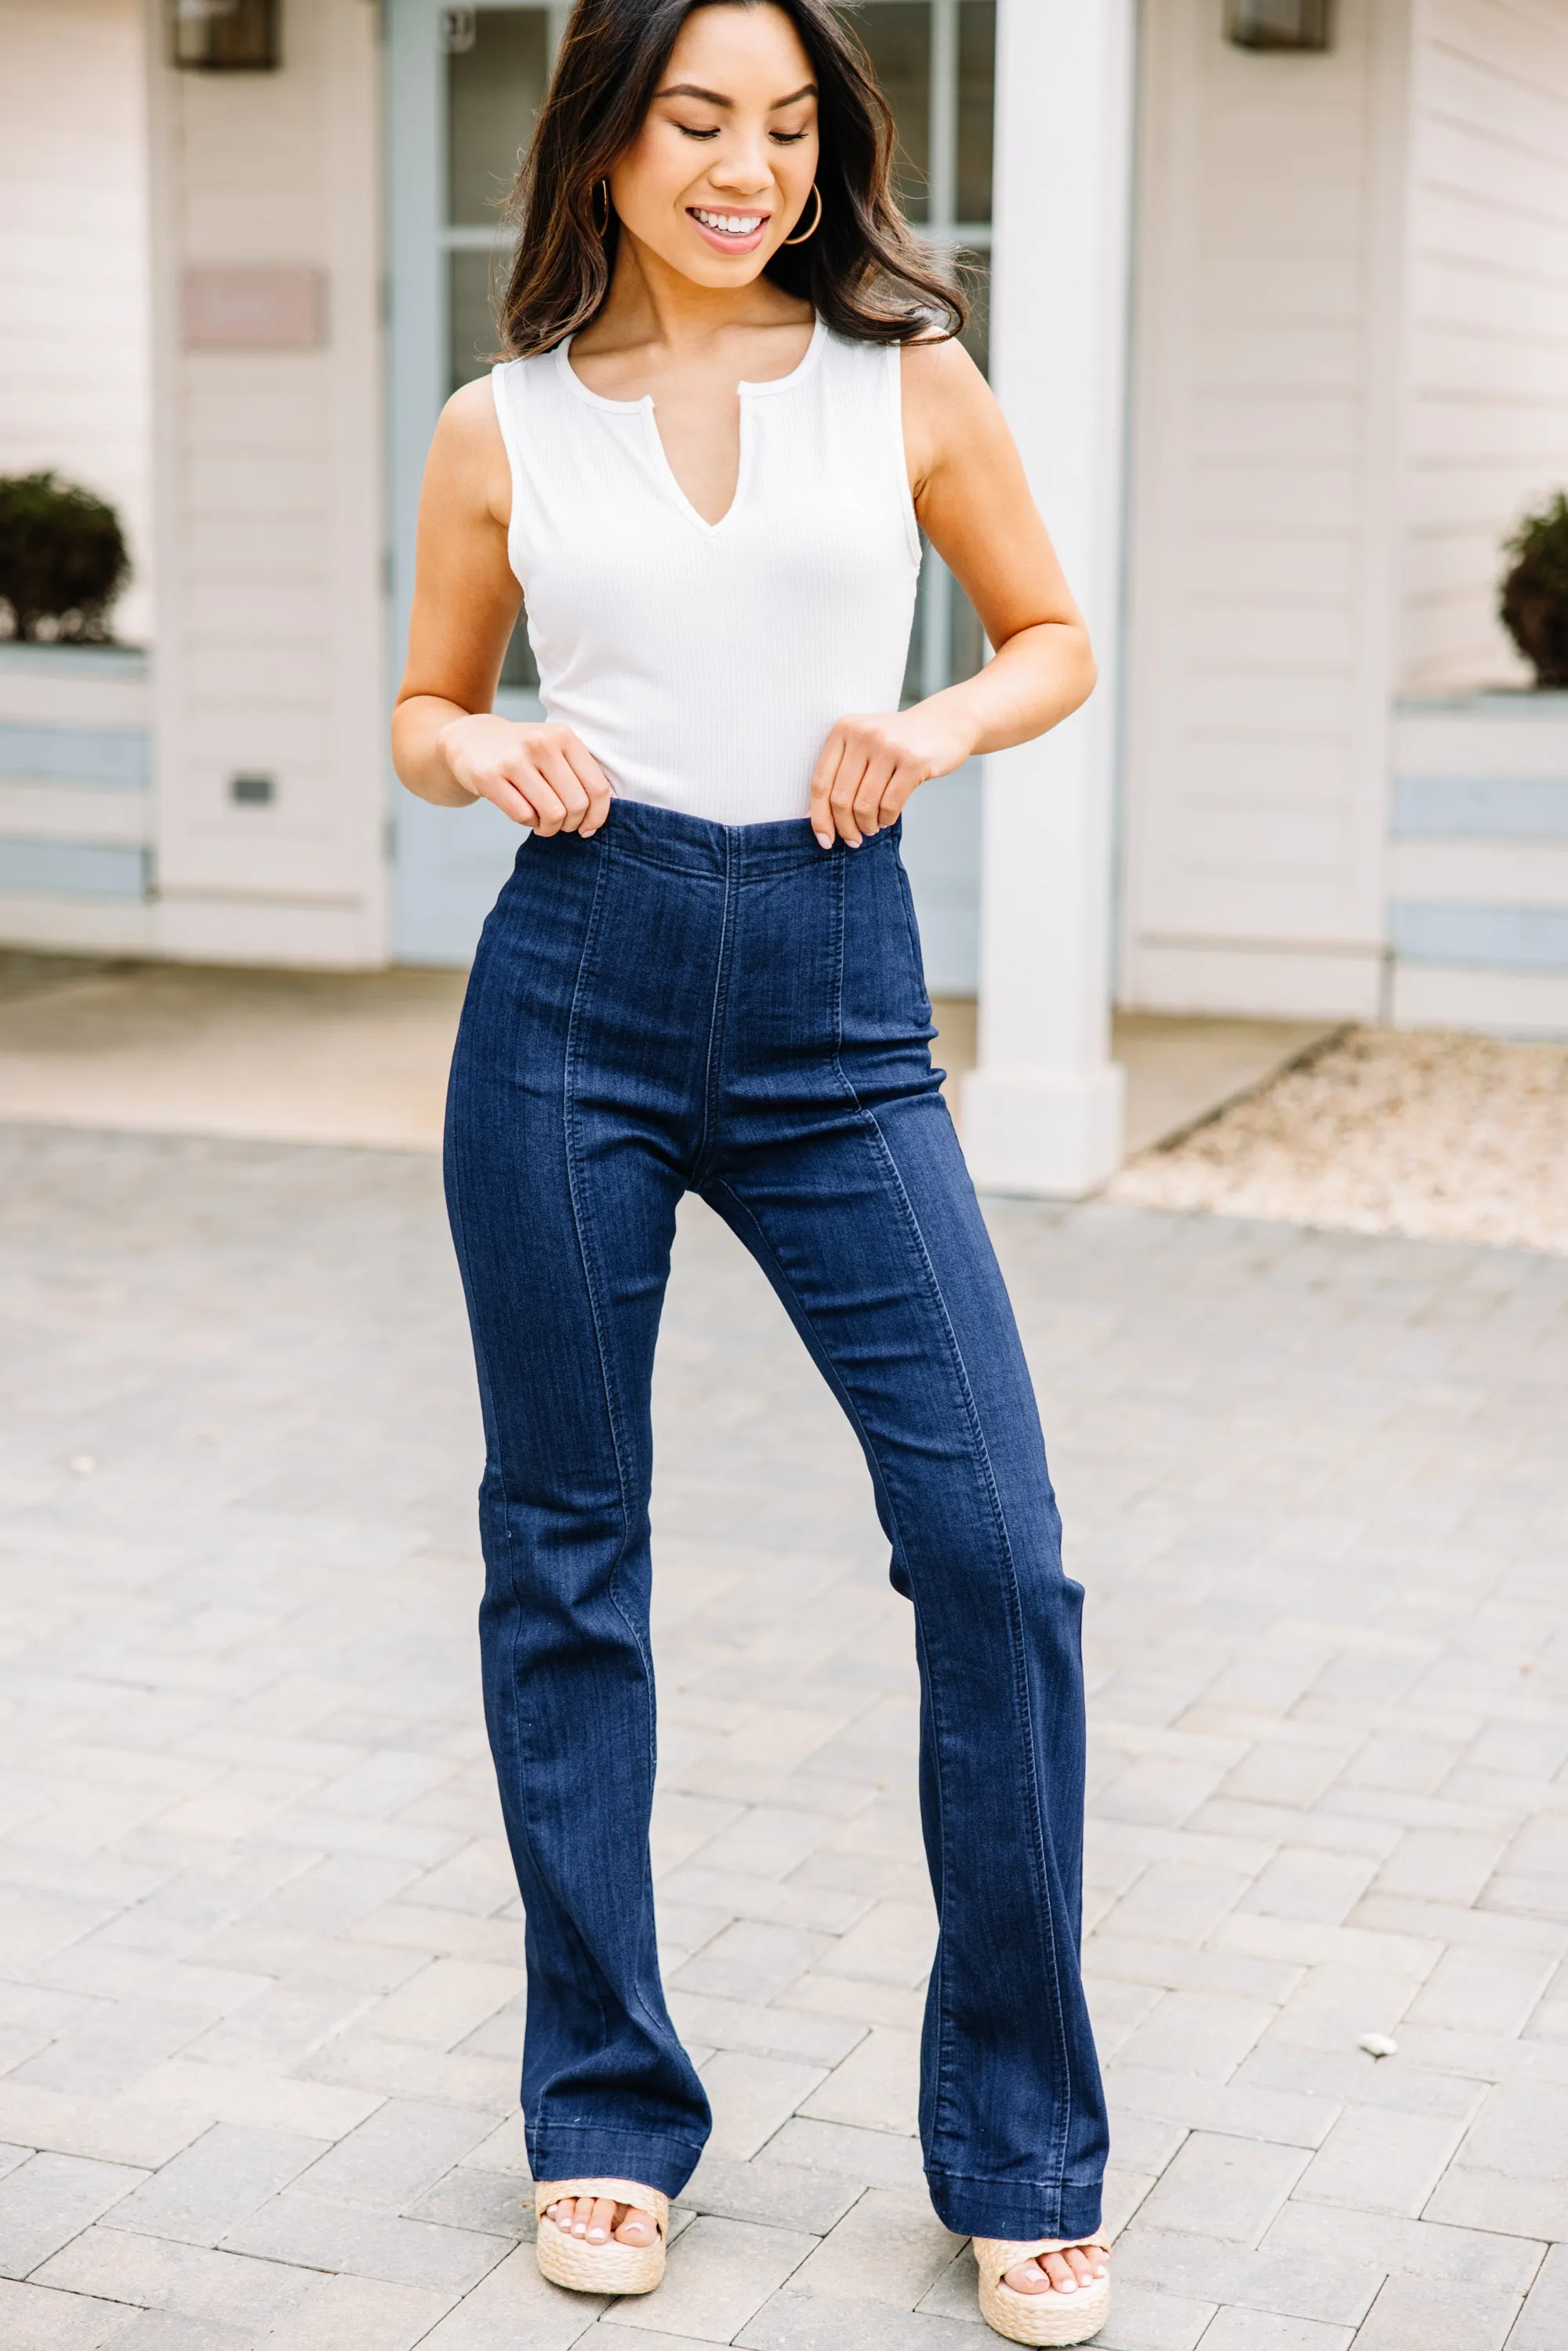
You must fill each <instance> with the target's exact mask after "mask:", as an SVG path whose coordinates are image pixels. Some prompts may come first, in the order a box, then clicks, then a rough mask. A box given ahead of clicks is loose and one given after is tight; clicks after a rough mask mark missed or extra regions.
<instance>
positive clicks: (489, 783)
mask: <svg viewBox="0 0 1568 2351" xmlns="http://www.w3.org/2000/svg"><path fill="white" fill-rule="evenodd" d="M477 797H478V798H479V799H482V800H488V801H489V803H490V805H491V807H492V808H498V809H499V810H500V811H501V814H502V815H503V816H506V817H510V819H511V820H512V822H513V823H514V824H526V825H531V826H533V827H534V828H535V829H536V830H537V828H538V811H537V810H536V809H535V807H534V804H533V802H532V800H531V799H529V798H528V794H527V793H526V792H525V791H523V790H522V789H520V788H519V787H518V786H517V784H514V783H513V782H511V781H510V779H509V778H507V777H506V776H492V777H490V778H488V779H487V780H486V785H485V788H484V789H483V791H481V792H479V793H478V794H477Z"/></svg>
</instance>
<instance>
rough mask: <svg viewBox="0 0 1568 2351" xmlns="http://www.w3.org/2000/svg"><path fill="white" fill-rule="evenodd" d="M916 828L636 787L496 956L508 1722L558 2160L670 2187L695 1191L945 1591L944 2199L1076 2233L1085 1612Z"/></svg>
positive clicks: (496, 1613) (1087, 2060)
mask: <svg viewBox="0 0 1568 2351" xmlns="http://www.w3.org/2000/svg"><path fill="white" fill-rule="evenodd" d="M897 835H898V828H897V827H896V826H895V827H894V828H893V830H892V831H886V832H883V833H881V834H879V835H877V836H876V837H874V838H873V839H872V840H870V841H867V842H866V844H865V845H864V847H863V848H862V849H860V850H858V851H850V850H846V849H844V848H843V847H842V846H837V847H835V848H833V849H832V850H831V851H826V852H825V851H823V850H822V849H821V848H820V847H819V846H818V844H817V842H816V841H815V840H814V838H813V837H812V834H811V831H810V827H809V826H808V825H807V824H805V823H804V822H801V823H789V824H758V825H740V826H727V825H718V824H711V823H709V822H707V821H706V820H704V819H702V818H698V817H689V816H683V815H677V814H673V813H671V812H670V811H668V810H663V809H656V808H650V807H647V806H644V805H641V804H639V803H637V802H634V801H627V800H617V801H615V802H614V803H613V804H612V810H611V815H610V820H609V822H608V824H607V825H606V826H605V828H604V829H603V831H601V832H600V833H599V834H598V835H597V836H596V838H594V839H593V840H591V841H580V840H579V839H578V838H577V837H576V836H575V835H574V834H570V833H563V834H561V835H559V836H558V837H557V838H556V839H554V840H549V841H546V840H541V839H540V838H538V836H534V837H533V838H530V839H528V841H525V842H524V844H523V846H522V849H521V851H520V852H519V853H518V857H517V866H516V870H515V871H514V872H513V874H512V876H511V879H510V880H509V881H508V883H507V885H506V887H505V889H504V890H503V891H502V893H501V895H500V898H499V900H498V902H497V905H496V908H495V911H494V913H493V914H491V916H490V918H489V921H488V923H487V924H486V927H485V933H484V937H483V939H482V940H481V943H480V946H479V952H478V956H477V959H476V963H475V967H474V974H473V978H472V980H471V982H470V985H469V989H468V997H467V1002H466V1004H465V1008H464V1013H463V1023H462V1029H461V1032H460V1034H459V1037H458V1042H457V1051H456V1058H455V1062H454V1066H453V1073H452V1090H451V1099H450V1105H449V1111H448V1123H447V1144H446V1180H447V1196H448V1201H449V1205H450V1208H451V1216H452V1227H453V1231H454V1234H455V1238H456V1244H457V1252H458V1258H459V1260H460V1263H461V1266H462V1271H463V1280H464V1285H465V1290H466V1292H467V1299H468V1310H469V1314H470V1317H471V1320H472V1322H473V1329H474V1343H475V1349H476V1355H477V1358H478V1369H479V1384H480V1391H481V1395H482V1398H483V1403H484V1413H485V1430H486V1454H487V1458H486V1468H485V1478H484V1483H483V1486H482V1488H481V1489H480V1520H481V1529H482V1534H483V1540H484V1550H485V1562H486V1590H485V1598H484V1603H483V1607H482V1610H481V1614H480V1634H481V1646H482V1654H483V1666H484V1683H485V1705H486V1719H487V1721H488V1725H489V1732H490V1742H491V1746H492V1749H493V1750H494V1753H495V1759H496V1770H497V1776H498V1779H499V1782H500V1791H501V1802H502V1806H503V1809H504V1811H505V1814H506V1822H507V1834H508V1836H509V1838H510V1841H511V1849H512V1856H513V1859H514V1861H515V1863H516V1865H517V1880H518V1884H519V1886H520V1887H521V1890H522V1896H523V1902H524V1906H525V1908H526V1911H527V1917H528V2027H527V2035H526V2045H525V2052H524V2058H523V2083H522V2095H523V2110H524V2114H525V2116H526V2118H527V2130H528V2159H529V2161H530V2163H531V2165H532V2167H533V2172H534V2177H535V2178H536V2179H545V2180H549V2179H572V2178H579V2177H583V2176H594V2175H607V2176H611V2177H613V2178H617V2179H633V2180H641V2181H644V2182H646V2183H647V2184H648V2185H650V2186H652V2187H654V2188H661V2189H664V2191H665V2193H666V2194H667V2195H671V2196H674V2195H675V2194H676V2193H677V2192H678V2191H679V2189H682V2188H683V2187H684V2186H685V2183H686V2181H687V2179H689V2178H690V2176H691V2173H692V2171H693V2169H694V2168H695V2164H696V2161H697V2158H698V2157H699V2155H700V2154H701V2152H702V2148H703V2143H704V2141H705V2140H706V2137H707V2134H708V2129H709V2119H710V2118H709V2113H708V2105H707V2100H706V2097H705V2095H704V2094H703V2088H702V2085H701V2083H700V2082H699V2081H698V2079H697V2076H696V2074H695V2071H694V2069H693V2066H692V2064H691V2061H690V2060H689V2058H688V2057H687V2056H686V2054H685V2051H684V2050H683V2048H682V2047H681V2044H680V2042H679V2040H678V2039H677V2038H676V2035H675V2032H674V2027H673V2025H672V2024H671V2022H670V2018H669V2015H668V2012H667V2011H666V2009H665V2005H664V1991H663V1988H662V1986H661V1982H660V1977H659V1963H658V1955H657V1951H656V1949H655V1945H654V1934H653V1886H652V1879H651V1874H650V1868H649V1860H648V1825H649V1814H650V1808H651V1805H652V1801H653V1757H654V1729H653V1661H652V1658H651V1656H650V1655H649V1642H648V1602H649V1585H650V1572H651V1571H650V1560H649V1537H648V1499H649V1489H650V1484H651V1480H652V1473H653V1459H652V1436H651V1427H650V1416H649V1392H650V1385H651V1382H652V1375H653V1344H654V1339H655V1336H656V1333H657V1331H658V1326H659V1314H660V1309H661V1306H662V1303H663V1300H664V1285H665V1280H666V1277H667V1274H668V1270H669V1260H670V1244H671V1239H672V1237H673V1234H674V1219H675V1206H676V1203H677V1201H678V1200H679V1199H680V1197H681V1195H682V1193H683V1192H685V1191H688V1190H689V1191H694V1192H698V1193H700V1194H701V1196H702V1197H703V1198H704V1199H705V1200H706V1201H707V1203H708V1205H709V1206H710V1207H713V1208H715V1209H716V1210H717V1212H718V1214H719V1215H720V1216H721V1217H723V1218H724V1219H725V1221H726V1223H727V1225H728V1226H729V1227H730V1228H731V1230H732V1231H733V1232H735V1233H736V1234H737V1236H738V1238H740V1239H741V1240H742V1241H743V1242H744V1243H745V1245H746V1247H747V1249H749V1250H750V1251H751V1253H752V1255H753V1256H754V1257H755V1258H756V1259H757V1260H758V1264H759V1265H760V1266H761V1268H762V1270H763V1271H764V1272H765V1273H766V1274H767V1276H768V1280H770V1281H771V1282H772V1284H773V1286H774V1289H775V1290H777V1291H778V1293H779V1298H780V1299H781V1300H782V1301H783V1304H784V1307H785V1309H786V1311H788V1313H789V1316H790V1318H791V1320H792V1321H793V1322H794V1324H795V1327H796V1329H797V1330H798V1331H799V1332H800V1336H801V1338H802V1339H803V1340H804V1342H805V1343H806V1345H807V1347H808V1348H809V1349H810V1352H811V1354H812V1355H813V1357H814V1358H815V1360H816V1363H817V1364H818V1366H819V1368H820V1369H821V1374H822V1376H823V1377H824V1379H825V1380H826V1381H827V1382H828V1384H829V1385H830V1387H831V1389H832V1391H833V1393H834V1395H836V1396H837V1398H838V1400H839V1402H840V1404H841V1405H842V1406H843V1409H844V1411H845V1412H846V1413H847V1414H848V1415H849V1417H850V1421H851V1424H852V1426H853V1428H854V1431H855V1434H856V1436H857V1437H859V1439H860V1441H861V1444H862V1447H864V1450H865V1456H866V1460H867V1462H868V1464H869V1466H870V1468H871V1474H872V1479H873V1485H874V1488H875V1495H876V1505H877V1510H878V1512H879V1514H880V1516H881V1520H882V1523H883V1529H884V1530H885V1531H886V1534H887V1538H888V1541H890V1543H891V1544H892V1546H893V1581H894V1585H895V1586H896V1588H897V1589H898V1591H899V1592H901V1593H904V1596H905V1597H906V1598H907V1599H910V1600H912V1601H913V1603H914V1607H915V1643H916V1647H917V1652H918V1657H919V1666H920V1683H921V1693H922V1697H921V1719H920V1799H921V1811H922V1816H923V1821H924V1825H925V1847H926V1854H927V1857H928V1860H929V1863H930V1867H931V1880H932V1885H933V1887H934V1889H935V1892H936V1908H937V1914H938V1917H939V1919H940V1924H941V1934H940V1939H939V1942H938V1946H937V1953H936V1967H935V1969H934V1970H933V1973H932V1978H931V1991H930V1996H929V1999H928V2001H927V2004H926V2011H925V2033H924V2038H923V2044H922V2051H921V2097H920V2131H921V2138H922V2143H923V2146H924V2148H925V2167H926V2176H927V2178H928V2179H929V2182H930V2187H931V2194H932V2199H933V2201H934V2203H935V2205H936V2210H937V2213H938V2214H939V2216H940V2218H941V2219H942V2220H944V2221H945V2222H946V2225H947V2227H948V2228H949V2229H953V2230H955V2231H958V2232H959V2233H960V2234H963V2235H982V2236H995V2237H1018V2238H1023V2237H1031V2236H1045V2235H1050V2236H1063V2237H1075V2236H1079V2235H1081V2234H1083V2233H1084V2232H1086V2231H1089V2230H1091V2229H1093V2228H1094V2227H1096V2226H1097V2225H1098V2222H1099V2220H1100V2189H1101V2175H1102V2171H1103V2165H1104V2159H1105V2150H1106V2127H1105V2113H1104V2104H1103V2094H1102V2091H1101V2085H1100V2076H1099V2070H1098V2067H1097V2064H1096V2062H1095V2055H1094V2044H1093V2040H1092V2034H1091V2032H1090V2026H1089V2020H1088V2015H1087V2012H1086V2011H1085V2008H1084V2002H1083V1993H1082V1984H1081V1981H1080V1976H1079V1960H1078V1943H1079V1924H1080V1871H1081V1852H1082V1812H1083V1702H1082V1666H1081V1662H1080V1654H1079V1618H1080V1612H1081V1606H1082V1589H1081V1587H1080V1586H1079V1585H1078V1584H1076V1583H1071V1582H1069V1581H1068V1580H1067V1578H1066V1577H1065V1576H1064V1575H1063V1573H1062V1571H1061V1523H1060V1520H1059V1519H1058V1516H1057V1511H1056V1504H1055V1500H1054V1498H1053V1496H1052V1493H1051V1482H1050V1479H1049V1477H1048V1475H1047V1472H1046V1466H1045V1451H1044V1447H1043V1445H1042V1443H1041V1439H1040V1422H1039V1418H1038V1416H1037V1413H1036V1409H1035V1401H1034V1395H1033V1391H1032V1389H1031V1387H1030V1379H1029V1374H1028V1371H1027V1369H1026V1368H1025V1364H1024V1358H1023V1352H1022V1349H1021V1347H1020V1345H1019V1338H1018V1333H1017V1331H1016V1329H1015V1327H1014V1323H1013V1317H1012V1311H1011V1309H1010V1307H1009V1301H1008V1296H1007V1292H1006V1290H1004V1288H1003V1286H1002V1280H1001V1275H1000V1273H999V1271H998V1267H997V1263H996V1259H995V1258H994V1256H993V1255H992V1252H991V1246H990V1242H989V1239H988V1235H987V1232H986V1228H985V1226H984V1224H983V1223H982V1221H981V1218H980V1214H979V1210H978V1207H977V1204H976V1200H975V1195H974V1190H973V1187H972V1186H971V1185H970V1182H969V1178H968V1175H967V1170H966V1168H965V1165H964V1161H963V1158H962V1155H961V1154H960V1152H959V1149H958V1144H957V1140H956V1136H955V1134H954V1131H953V1126H952V1122H951V1120H950V1119H949V1117H948V1115H947V1111H946V1104H945V1103H944V1102H943V1100H942V1097H941V1095H940V1093H939V1092H938V1091H937V1085H936V1077H935V1075H934V1073H933V1071H932V1067H931V1057H930V1050H929V1044H930V1038H931V1034H932V1031H931V1028H930V1011H931V1008H930V1004H929V1002H928V1000H927V998H926V994H925V981H924V978H923V977H922V972H921V963H920V951H919V946H918V943H917V939H916V935H915V920H914V913H913V908H912V905H911V902H910V897H909V885H908V883H907V881H906V879H905V876H904V867H903V864H902V862H901V860H900V857H899V851H898V838H897ZM803 1471H804V1465H803Z"/></svg>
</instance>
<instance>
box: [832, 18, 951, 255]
mask: <svg viewBox="0 0 1568 2351" xmlns="http://www.w3.org/2000/svg"><path fill="white" fill-rule="evenodd" d="M848 18H849V23H850V25H851V26H852V28H853V30H854V31H855V32H856V33H858V34H859V35H860V37H861V39H862V42H863V43H864V44H865V47H866V48H867V49H868V50H869V52H870V54H871V61H872V63H873V66H874V67H875V68H876V78H877V80H878V81H879V82H880V83H881V84H882V88H883V95H884V96H885V98H886V99H887V102H888V104H889V105H890V106H891V107H892V109H893V113H894V121H895V122H896V123H897V126H898V152H897V155H896V157H895V159H894V185H895V187H896V189H897V192H898V201H899V203H900V204H902V205H903V206H904V211H905V212H906V213H907V214H908V215H909V217H910V219H911V220H912V221H921V222H924V220H925V216H926V212H927V209H928V200H929V185H928V183H929V178H930V169H931V0H876V5H873V6H871V7H858V8H853V9H851V10H850V11H849V12H848Z"/></svg>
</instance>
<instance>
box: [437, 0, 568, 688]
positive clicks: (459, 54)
mask: <svg viewBox="0 0 1568 2351" xmlns="http://www.w3.org/2000/svg"><path fill="white" fill-rule="evenodd" d="M450 13H451V17H452V19H454V20H455V26H456V29H455V32H453V33H449V35H448V37H447V46H446V52H445V65H446V92H445V131H446V175H445V176H446V190H445V197H446V201H445V219H444V224H443V240H442V241H443V243H444V246H445V248H446V266H445V277H446V287H445V291H446V349H447V373H448V382H449V386H450V389H451V390H452V391H454V392H455V391H456V390H457V389H458V387H459V385H461V384H465V383H471V382H472V381H474V380H475V378H476V376H482V375H485V374H486V373H488V371H489V369H490V366H491V363H492V361H493V360H494V358H495V354H496V350H497V340H498V338H497V324H496V318H497V304H498V301H499V298H500V295H501V291H502V287H503V285H504V282H505V278H506V274H507V270H508V268H509V267H510V266H511V256H512V243H511V237H510V235H509V234H508V232H507V230H506V229H505V228H504V227H503V226H502V225H501V219H500V213H501V207H502V205H503V204H505V202H506V200H507V195H508V194H509V193H510V192H511V187H512V183H513V182H514V180H515V179H516V178H517V165H518V162H520V160H521V158H522V155H523V152H524V151H525V150H526V148H527V146H528V141H529V139H530V137H531V136H532V133H533V127H534V119H535V117H536V115H537V114H538V110H539V106H540V104H541V102H542V100H543V98H544V94H545V88H546V84H547V82H548V81H549V64H550V48H551V41H550V31H551V27H550V11H549V9H548V8H488V7H482V6H481V7H476V8H471V9H468V10H466V11H458V10H454V11H452V12H450ZM538 682H539V677H538V668H537V667H536V665H535V662H534V657H533V652H532V649H531V647H530V646H529V643H528V628H527V623H526V621H525V619H524V617H523V615H522V614H520V613H519V615H518V618H517V627H516V629H515V630H514V631H513V632H512V641H511V643H510V644H509V645H508V646H507V658H506V661H505V663H504V664H503V665H502V669H501V685H502V688H503V690H504V691H508V692H512V693H521V694H535V693H537V692H538Z"/></svg>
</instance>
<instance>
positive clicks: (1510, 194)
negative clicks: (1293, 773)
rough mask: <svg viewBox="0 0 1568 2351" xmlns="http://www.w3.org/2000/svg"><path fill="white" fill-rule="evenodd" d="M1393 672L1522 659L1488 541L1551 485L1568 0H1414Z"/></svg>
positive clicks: (1498, 560)
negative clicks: (1403, 443) (1399, 637)
mask: <svg viewBox="0 0 1568 2351" xmlns="http://www.w3.org/2000/svg"><path fill="white" fill-rule="evenodd" d="M1410 244H1411V265H1410V319H1411V325H1410V354H1409V413H1408V455H1407V464H1406V492H1405V511H1406V546H1405V595H1404V606H1403V622H1404V626H1403V643H1402V655H1403V662H1402V666H1403V673H1404V678H1405V683H1406V686H1407V687H1408V688H1410V689H1411V690H1413V691H1423V692H1431V691H1448V690H1451V689H1454V688H1464V687H1469V686H1473V685H1477V684H1489V683H1502V682H1507V681H1510V680H1511V679H1515V678H1522V677H1525V676H1527V675H1528V672H1527V671H1526V670H1525V668H1524V666H1523V664H1521V662H1520V660H1519V657H1518V655H1517V653H1515V651H1514V649H1513V646H1512V643H1511V640H1510V639H1509V637H1508V636H1507V634H1506V632H1504V631H1503V630H1502V629H1501V628H1500V626H1499V624H1498V622H1497V618H1496V604H1497V588H1498V580H1499V577H1500V572H1501V569H1502V564H1503V559H1502V556H1501V553H1500V540H1501V538H1503V536H1504V535H1505V533H1506V532H1507V531H1508V529H1509V528H1510V527H1511V525H1512V523H1513V522H1514V521H1515V519H1516V518H1517V517H1518V515H1519V514H1520V512H1521V508H1523V507H1526V506H1528V505H1531V504H1533V503H1535V502H1538V501H1539V500H1540V499H1541V498H1542V496H1544V495H1546V494H1547V493H1549V492H1552V491H1554V490H1558V489H1563V488H1568V0H1419V6H1418V12H1417V16H1416V84H1415V103H1414V124H1413V141H1412V188H1411V214H1410Z"/></svg>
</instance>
